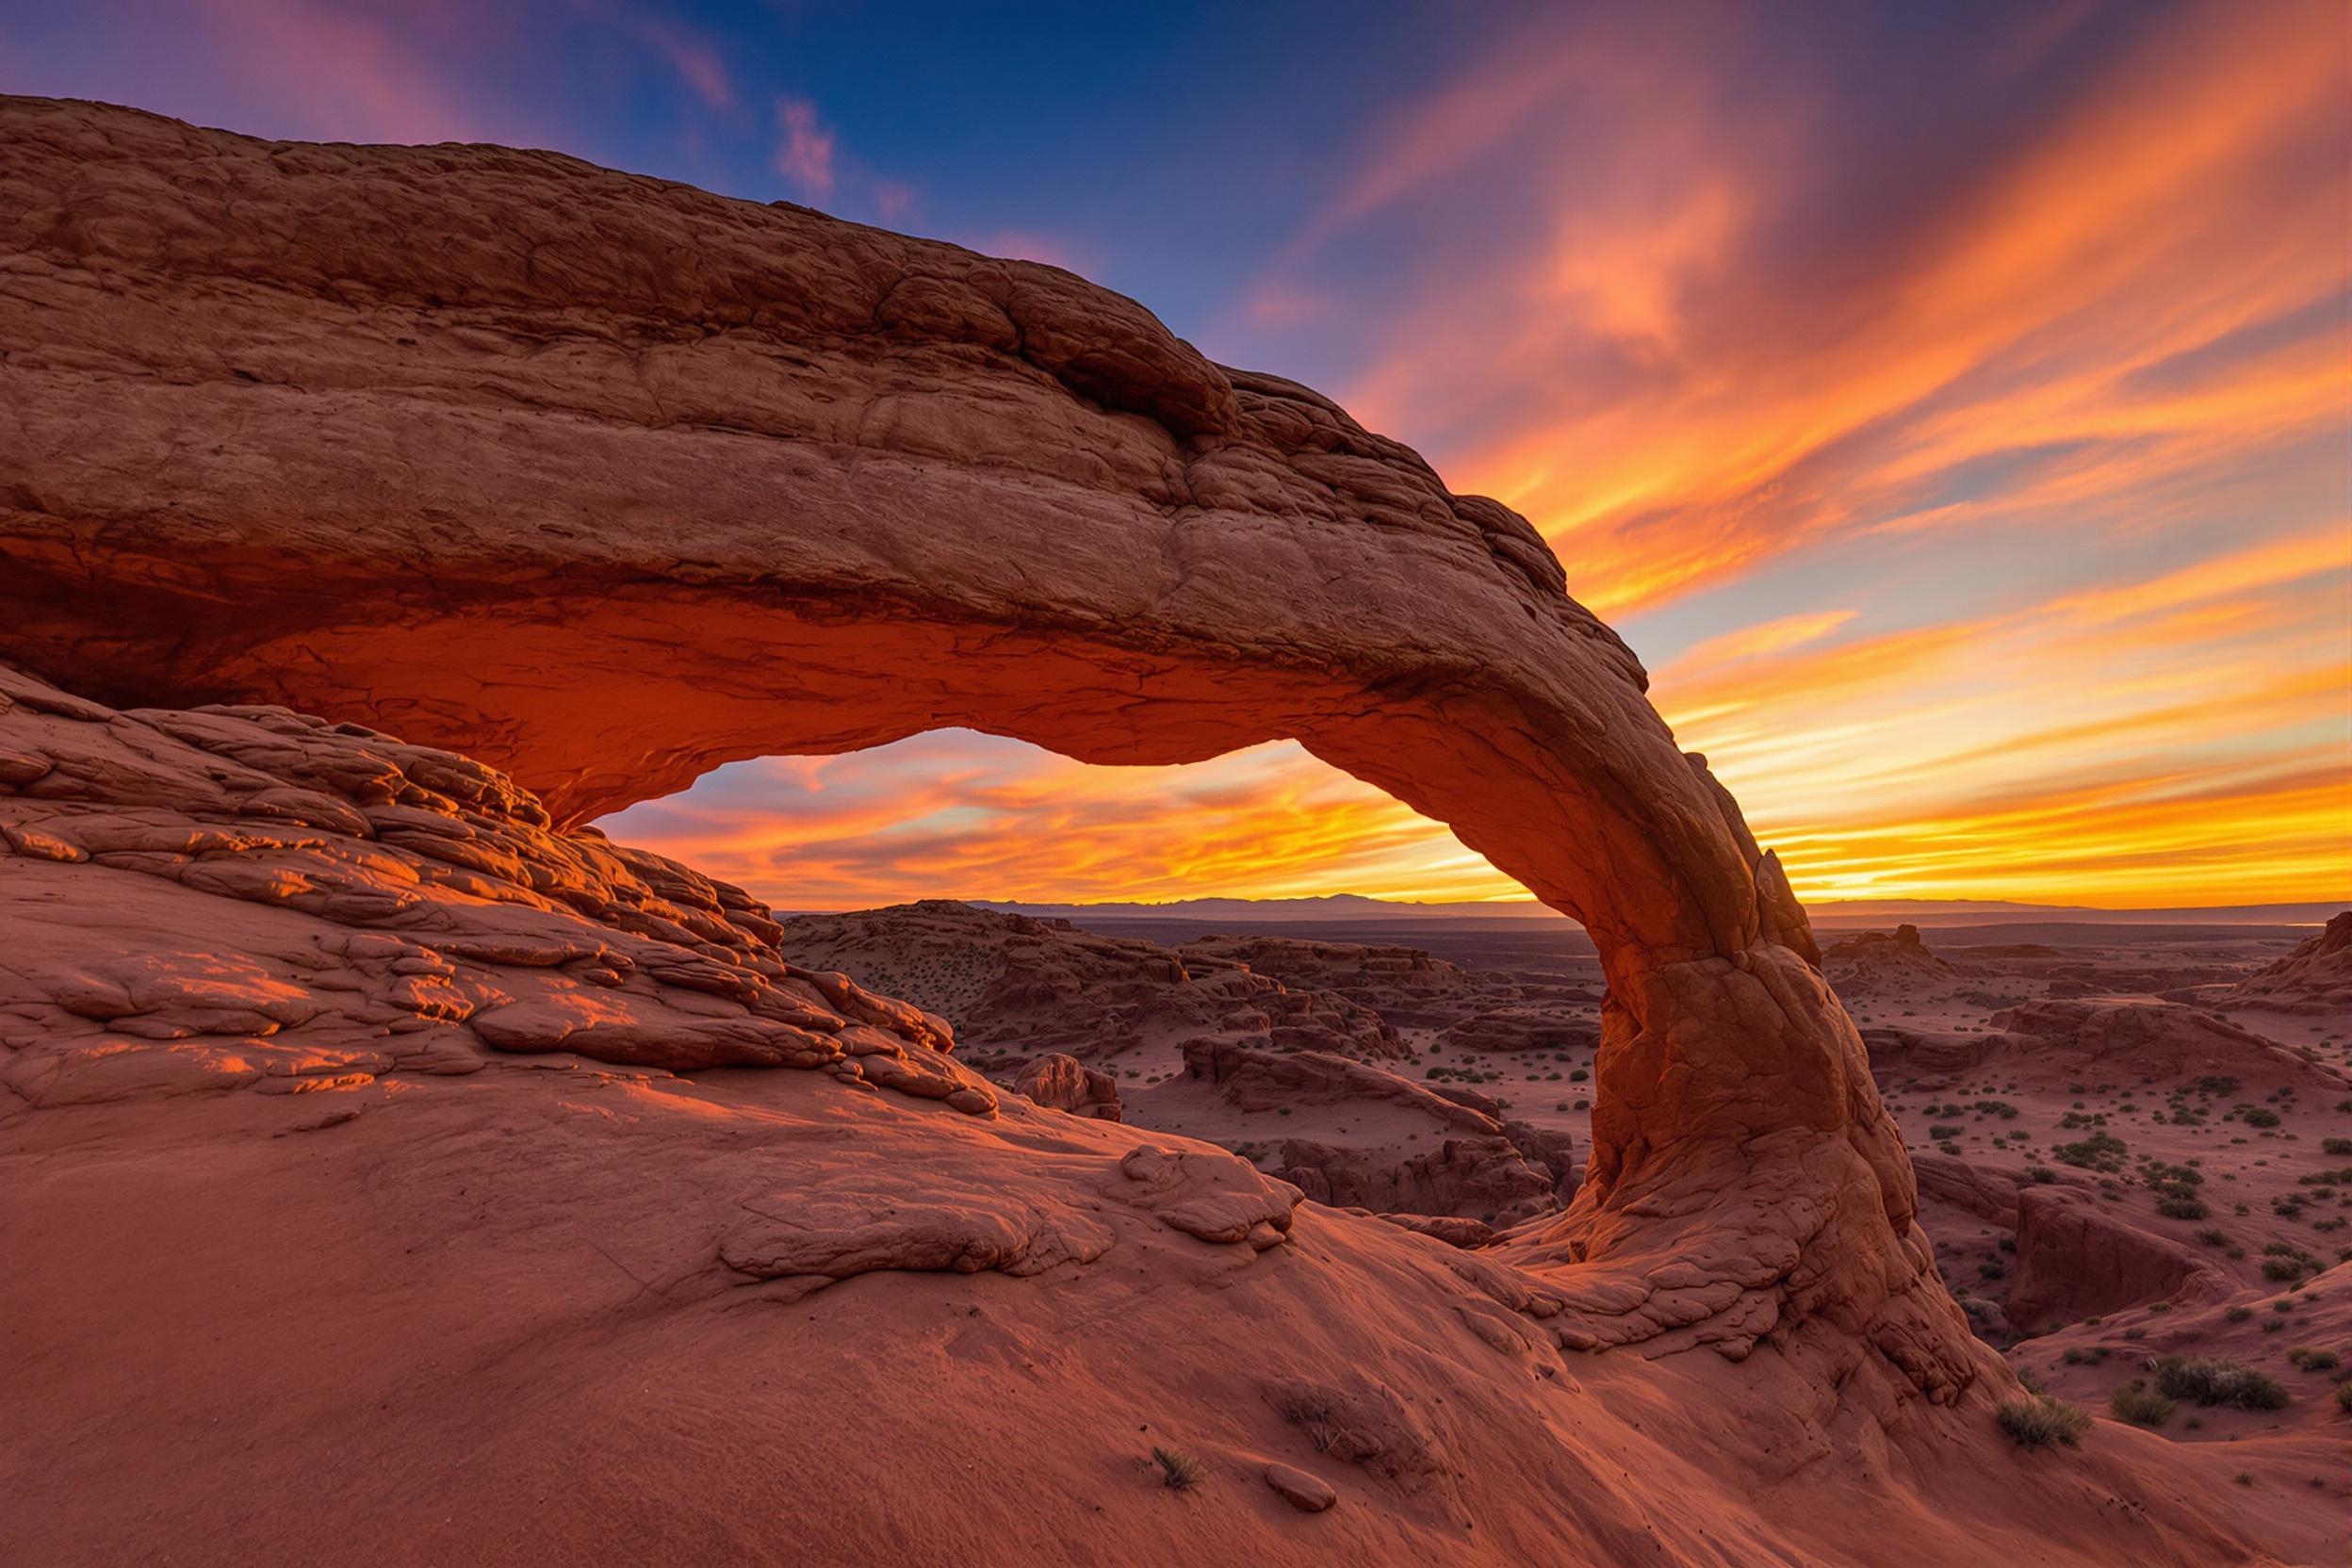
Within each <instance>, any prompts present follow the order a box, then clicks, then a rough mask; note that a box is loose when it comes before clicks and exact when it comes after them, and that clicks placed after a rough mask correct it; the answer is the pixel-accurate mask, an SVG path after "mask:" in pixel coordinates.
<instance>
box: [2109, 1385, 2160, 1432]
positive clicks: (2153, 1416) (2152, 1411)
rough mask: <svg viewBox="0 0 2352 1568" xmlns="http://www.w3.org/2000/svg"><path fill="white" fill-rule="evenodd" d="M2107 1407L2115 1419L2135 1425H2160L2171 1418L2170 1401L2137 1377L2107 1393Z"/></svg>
mask: <svg viewBox="0 0 2352 1568" xmlns="http://www.w3.org/2000/svg"><path fill="white" fill-rule="evenodd" d="M2107 1408H2108V1409H2109V1410H2110V1411H2112V1412H2113V1413H2115V1419H2116V1420H2118V1421H2129V1422H2130V1423H2131V1425H2133V1426H2135V1427H2161V1426H2163V1425H2164V1423H2165V1422H2167V1421H2169V1420H2171V1419H2172V1409H2173V1406H2172V1401H2171V1400H2170V1399H2167V1398H2165V1397H2164V1396H2163V1395H2161V1394H2159V1393H2157V1392H2156V1391H2155V1390H2154V1389H2152V1388H2149V1387H2148V1385H2147V1384H2145V1383H2143V1382H2142V1381H2141V1380H2139V1379H2137V1378H2134V1379H2132V1380H2131V1381H2130V1382H2128V1383H2126V1384H2124V1385H2123V1386H2122V1387H2121V1388H2119V1389H2117V1390H2115V1393H2113V1394H2111V1395H2109V1396H2108V1397H2107Z"/></svg>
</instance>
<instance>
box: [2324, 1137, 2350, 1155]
mask: <svg viewBox="0 0 2352 1568" xmlns="http://www.w3.org/2000/svg"><path fill="white" fill-rule="evenodd" d="M2319 1152H2321V1153H2323V1154H2352V1138H2322V1139H2320V1140H2319Z"/></svg>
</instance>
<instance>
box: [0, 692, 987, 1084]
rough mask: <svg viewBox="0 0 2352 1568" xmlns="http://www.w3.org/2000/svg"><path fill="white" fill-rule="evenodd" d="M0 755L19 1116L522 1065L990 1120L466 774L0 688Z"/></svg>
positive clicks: (746, 911) (309, 739) (867, 1032)
mask: <svg viewBox="0 0 2352 1568" xmlns="http://www.w3.org/2000/svg"><path fill="white" fill-rule="evenodd" d="M0 754H4V755H5V756H6V758H7V764H6V775H7V778H8V783H7V784H5V785H0V840H4V841H5V842H6V845H7V847H8V849H9V850H10V851H11V852H13V853H12V856H11V857H8V858H0V866H5V867H6V868H7V872H6V875H7V879H8V897H9V903H10V905H11V912H12V913H17V914H18V915H19V917H20V919H21V920H22V921H23V928H22V929H19V930H15V931H13V932H12V933H11V937H10V940H9V944H8V951H7V953H6V955H5V956H0V1045H5V1046H6V1047H7V1048H8V1059H7V1060H6V1061H5V1062H4V1063H0V1085H5V1086H7V1087H8V1088H9V1089H12V1090H14V1091H15V1092H16V1093H17V1094H18V1095H20V1096H22V1097H23V1098H24V1100H26V1101H29V1102H30V1103H33V1104H35V1105H63V1104H74V1103H93V1102H106V1101H113V1100H122V1099H127V1098H139V1097H146V1096H155V1095H176V1094H187V1093H193V1092H197V1091H202V1090H220V1089H229V1088H235V1087H238V1086H246V1085H252V1086H257V1087H259V1088H260V1089H262V1090H263V1091H264V1092H280V1093H302V1092H305V1091H309V1090H314V1089H320V1088H341V1087H349V1086H356V1085H363V1084H367V1083H370V1082H372V1081H374V1080H375V1079H376V1078H377V1077H379V1076H381V1075H384V1074H387V1073H395V1072H398V1073H404V1074H414V1073H425V1074H429V1075H448V1074H468V1073H473V1072H478V1071H480V1070H482V1067H483V1066H484V1065H485V1063H486V1062H488V1061H490V1060H492V1059H495V1057H496V1056H497V1055H498V1054H501V1053H509V1054H513V1053H521V1054H543V1055H544V1054H562V1055H563V1056H564V1059H566V1060H576V1059H578V1058H580V1057H588V1058H593V1059H595V1060H596V1061H600V1062H609V1063H614V1064H624V1065H629V1066H633V1067H640V1068H646V1069H652V1070H662V1071H664V1072H683V1071H691V1070H695V1069H701V1068H714V1067H727V1066H760V1067H790V1068H821V1069H823V1070H825V1071H827V1072H830V1073H832V1074H834V1075H835V1076H837V1077H840V1078H842V1079H844V1080H846V1081H849V1082H853V1083H858V1084H862V1085H881V1086H886V1087H889V1088H892V1089H896V1090H899V1091H901V1092H904V1093H907V1094H913V1095H917V1096H922V1097H924V1098H929V1099H937V1100H944V1101H945V1102H947V1103H948V1104H950V1105H952V1106H954V1107H955V1108H956V1109H957V1110H961V1111H969V1112H972V1113H975V1114H979V1115H988V1114H991V1113H992V1112H993V1111H994V1109H995V1107H996V1103H997V1098H996V1093H995V1091H994V1090H993V1089H992V1088H991V1087H990V1086H988V1083H987V1081H986V1080H984V1079H982V1078H981V1077H979V1076H978V1075H977V1074H975V1073H972V1072H970V1071H967V1070H965V1069H964V1068H963V1067H962V1066H961V1065H960V1064H959V1063H957V1062H956V1060H955V1059H954V1058H953V1057H952V1056H951V1055H950V1054H949V1053H950V1052H951V1051H953V1049H954V1046H953V1042H952V1040H951V1038H950V1035H949V1031H948V1029H947V1026H946V1025H945V1024H944V1023H942V1022H941V1021H939V1020H938V1019H936V1018H933V1017H931V1016H930V1015H928V1014H926V1013H923V1012H921V1011H919V1010H917V1009H915V1008H913V1007H909V1006H907V1005H906V1004H905V1003H901V1002H894V1001H891V1000H890V999H888V998H884V997H879V996H875V995H873V994H871V993H869V992H867V991H865V990H863V989H861V988H858V986H856V985H854V984H852V983H851V982H850V981H848V980H847V979H845V978H844V977H843V976H841V975H840V974H832V973H823V972H812V971H809V970H805V969H802V968H799V967H797V966H795V965H792V964H791V963H788V962H786V961H785V960H784V959H783V958H782V957H781V956H778V954H777V952H776V935H777V931H776V924H775V923H774V922H773V921H771V920H770V919H768V912H767V910H766V909H765V908H764V907H761V906H760V905H759V904H757V903H755V902H754V901H753V900H751V899H750V898H748V897H746V896H745V895H744V894H743V892H742V891H741V890H737V889H734V888H729V887H726V886H724V885H722V884H719V883H715V882H711V881H709V880H707V879H706V878H704V877H701V876H699V875H696V874H694V873H693V872H690V871H688V870H687V869H686V868H685V867H683V866H679V865H677V864H676V863H674V862H672V861H668V860H664V859H662V858H661V857H659V856H654V855H647V854H645V853H644V852H642V851H638V850H629V849H621V848H617V847H615V846H613V845H611V844H609V843H607V842H606V841H604V838H603V836H602V835H600V834H596V833H594V832H590V833H580V834H571V835H558V834H555V833H552V832H550V831H548V828H547V813H546V811H545V810H544V809H542V808H541V807H540V805H539V803H538V802H537V801H536V800H534V799H533V798H531V796H530V795H529V794H527V793H525V792H521V791H518V790H517V789H516V788H515V786H514V784H513V783H512V782H511V781H510V780H509V779H507V778H506V777H505V776H502V775H500V774H498V773H497V772H495V771H493V770H491V769H489V768H485V767H483V766H482V765H481V764H480V763H477V762H473V761H470V760H467V759H466V758H463V757H457V756H453V755H451V754H449V753H448V752H441V751H434V750H431V749H429V748H426V747H422V746H412V745H407V744H404V743H400V742H399V741H395V740H393V739H392V738H391V737H389V736H385V735H381V734H377V733H376V732H374V731H372V730H368V729H365V728H362V727H358V726H355V725H328V724H326V723H324V722H323V721H321V720H318V719H312V718H304V717H302V716H299V715H296V714H293V713H289V712H286V711H283V710H277V709H211V710H198V711H143V712H131V713H118V712H114V711H109V710H107V709H105V708H102V707H100V706H98V705H97V704H94V703H90V702H87V701H84V700H82V699H81V698H78V697H74V696H72V695H69V694H65V693H62V692H59V691H57V689H56V688H54V687H51V686H49V685H47V684H45V683H43V682H41V681H38V680H34V679H31V678H27V677H24V676H23V675H20V674H19V673H17V672H16V671H14V670H10V669H8V667H7V666H5V665H0ZM93 874H95V875H98V876H99V877H100V878H101V880H100V882H99V883H97V884H95V885H93V883H92V881H91V878H92V876H93ZM43 909H49V910H52V911H54V914H53V916H52V917H51V918H48V919H42V918H40V917H39V915H38V911H41V910H43Z"/></svg>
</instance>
